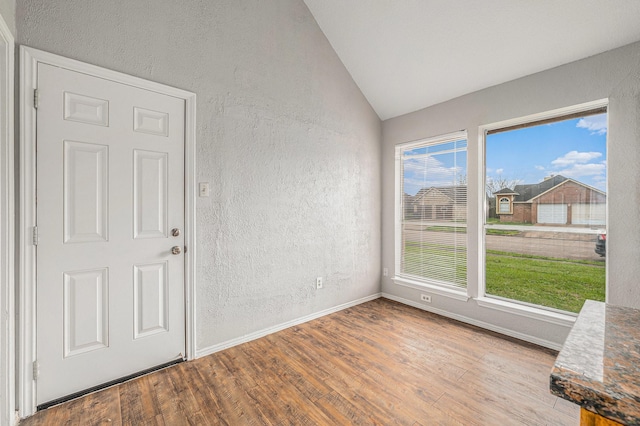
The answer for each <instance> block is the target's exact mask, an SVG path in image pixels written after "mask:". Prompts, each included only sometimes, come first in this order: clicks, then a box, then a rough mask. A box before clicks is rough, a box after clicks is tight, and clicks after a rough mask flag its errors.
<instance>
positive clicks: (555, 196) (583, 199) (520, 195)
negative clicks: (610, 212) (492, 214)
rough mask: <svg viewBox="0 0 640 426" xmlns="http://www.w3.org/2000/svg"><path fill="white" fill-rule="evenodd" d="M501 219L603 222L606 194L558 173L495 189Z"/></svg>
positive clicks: (560, 223) (590, 223)
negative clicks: (533, 180)
mask: <svg viewBox="0 0 640 426" xmlns="http://www.w3.org/2000/svg"><path fill="white" fill-rule="evenodd" d="M494 195H495V197H496V214H497V216H498V217H499V218H500V222H512V223H535V224H553V225H587V226H588V225H605V223H606V199H607V195H606V193H604V192H603V191H600V190H599V189H596V188H593V187H591V186H589V185H586V184H584V183H582V182H578V181H577V180H574V179H570V178H566V177H564V176H561V175H556V176H549V177H547V178H545V180H543V181H542V182H540V183H534V184H524V185H516V186H515V187H514V188H513V189H509V188H503V189H500V190H499V191H496V192H494Z"/></svg>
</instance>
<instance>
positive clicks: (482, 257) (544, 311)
mask: <svg viewBox="0 0 640 426" xmlns="http://www.w3.org/2000/svg"><path fill="white" fill-rule="evenodd" d="M598 108H607V121H609V99H608V98H604V99H599V100H596V101H591V102H585V103H582V104H577V105H573V106H569V107H565V108H558V109H554V110H550V111H545V112H542V113H536V114H530V115H525V116H522V117H517V118H513V119H508V120H503V121H499V122H495V123H490V124H485V125H481V126H479V127H478V157H477V161H478V162H477V166H478V181H477V187H476V190H477V191H478V194H479V195H480V200H481V202H480V208H479V209H478V211H477V214H478V216H477V217H478V227H477V234H476V235H475V236H474V237H475V238H476V239H477V242H478V265H477V271H476V273H477V279H478V280H477V291H478V293H477V294H478V296H477V297H476V298H475V299H476V302H477V303H478V306H480V307H483V308H489V309H494V310H498V311H502V312H507V313H511V314H516V315H520V316H524V317H527V318H531V319H535V320H542V321H545V322H548V323H553V324H558V325H562V326H572V325H573V323H574V322H575V320H576V318H577V315H578V314H575V313H572V312H567V311H560V310H556V309H553V308H546V307H541V306H537V305H531V304H528V303H526V302H518V301H514V300H510V299H504V298H500V297H497V296H488V295H487V294H486V274H485V265H486V240H485V236H486V230H487V229H490V228H491V225H487V223H486V215H487V209H486V206H488V197H487V194H486V191H485V182H486V137H487V134H488V132H491V131H492V130H498V129H501V130H507V129H509V128H517V127H519V126H522V127H524V126H530V125H536V124H542V123H543V122H544V121H547V120H549V121H552V120H555V119H558V118H560V119H562V118H564V117H567V116H571V115H578V114H580V113H583V112H588V111H590V110H595V109H598ZM568 118H570V117H568ZM509 130H511V129H509ZM608 150H609V143H608V142H607V151H608ZM607 158H608V155H607ZM608 189H609V188H608V180H607V193H608ZM497 208H498V206H496V209H497ZM606 209H607V215H606V224H605V226H606V227H607V229H608V227H609V214H608V210H609V203H608V202H607V207H606ZM472 214H473V213H472ZM605 268H606V270H605V288H606V290H605V300H608V294H609V290H608V288H609V262H606V265H605Z"/></svg>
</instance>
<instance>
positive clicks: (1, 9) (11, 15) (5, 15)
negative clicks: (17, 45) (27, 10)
mask: <svg viewBox="0 0 640 426" xmlns="http://www.w3.org/2000/svg"><path fill="white" fill-rule="evenodd" d="M0 15H2V19H4V22H6V23H7V26H8V27H9V30H10V31H11V33H12V34H13V36H14V37H15V35H16V16H15V15H16V1H15V0H0Z"/></svg>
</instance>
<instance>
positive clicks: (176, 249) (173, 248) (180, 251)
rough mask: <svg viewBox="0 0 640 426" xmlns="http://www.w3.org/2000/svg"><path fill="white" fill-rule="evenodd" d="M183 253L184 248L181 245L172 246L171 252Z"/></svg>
mask: <svg viewBox="0 0 640 426" xmlns="http://www.w3.org/2000/svg"><path fill="white" fill-rule="evenodd" d="M180 253H182V249H181V248H180V246H173V247H171V254H176V255H177V254H180Z"/></svg>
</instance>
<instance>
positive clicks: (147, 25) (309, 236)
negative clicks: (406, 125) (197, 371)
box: [17, 0, 381, 350]
mask: <svg viewBox="0 0 640 426" xmlns="http://www.w3.org/2000/svg"><path fill="white" fill-rule="evenodd" d="M17 28H18V41H19V43H21V44H25V45H28V46H32V47H35V48H38V49H42V50H46V51H49V52H53V53H56V54H60V55H63V56H67V57H71V58H74V59H78V60H81V61H85V62H89V63H93V64H96V65H100V66H104V67H107V68H111V69H115V70H117V71H121V72H125V73H129V74H133V75H136V76H139V77H143V78H147V79H150V80H154V81H158V82H161V83H165V84H169V85H171V86H176V87H179V88H182V89H186V90H190V91H193V92H195V93H196V94H197V97H198V100H197V175H198V178H197V179H198V181H199V182H210V183H211V196H210V197H209V198H198V199H197V207H196V208H197V223H196V227H197V235H198V245H197V250H198V255H197V264H198V266H197V282H196V297H197V346H198V349H199V350H206V348H209V347H212V346H215V345H220V344H222V343H224V342H227V341H229V340H231V339H235V338H240V337H242V336H244V335H246V334H249V333H253V332H257V331H259V330H263V329H265V328H268V327H272V326H277V325H279V324H283V323H285V322H287V321H291V320H295V319H296V318H300V317H303V316H305V315H310V314H313V313H315V312H318V311H321V310H324V309H328V308H332V307H335V306H337V305H340V304H342V303H346V302H350V301H353V300H356V299H359V298H363V297H365V296H369V295H372V294H375V293H377V292H379V290H380V205H381V203H380V196H381V189H380V161H381V159H380V138H381V123H380V120H379V119H378V117H377V115H376V114H375V113H374V111H373V110H372V109H371V107H370V106H369V104H368V102H367V101H366V100H365V98H364V97H363V95H362V94H361V92H360V90H359V89H358V87H357V86H356V85H355V83H354V82H353V80H352V79H351V77H350V75H349V74H348V72H347V71H346V70H345V68H344V66H343V65H342V63H341V62H340V60H339V59H338V58H337V56H336V54H335V52H334V51H333V49H332V48H331V46H330V44H329V43H328V41H327V40H326V38H325V37H324V35H323V33H322V32H321V31H320V29H319V27H318V25H317V24H316V22H315V20H314V19H313V17H312V16H311V14H310V12H309V11H308V9H307V7H306V6H305V5H304V3H303V2H302V1H301V0H278V1H260V0H253V1H249V0H242V1H239V0H221V1H174V0H142V1H138V0H136V1H130V0H109V1H104V0H24V1H20V2H19V4H18V7H17ZM318 276H322V277H323V278H324V289H322V290H316V289H315V278H316V277H318Z"/></svg>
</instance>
